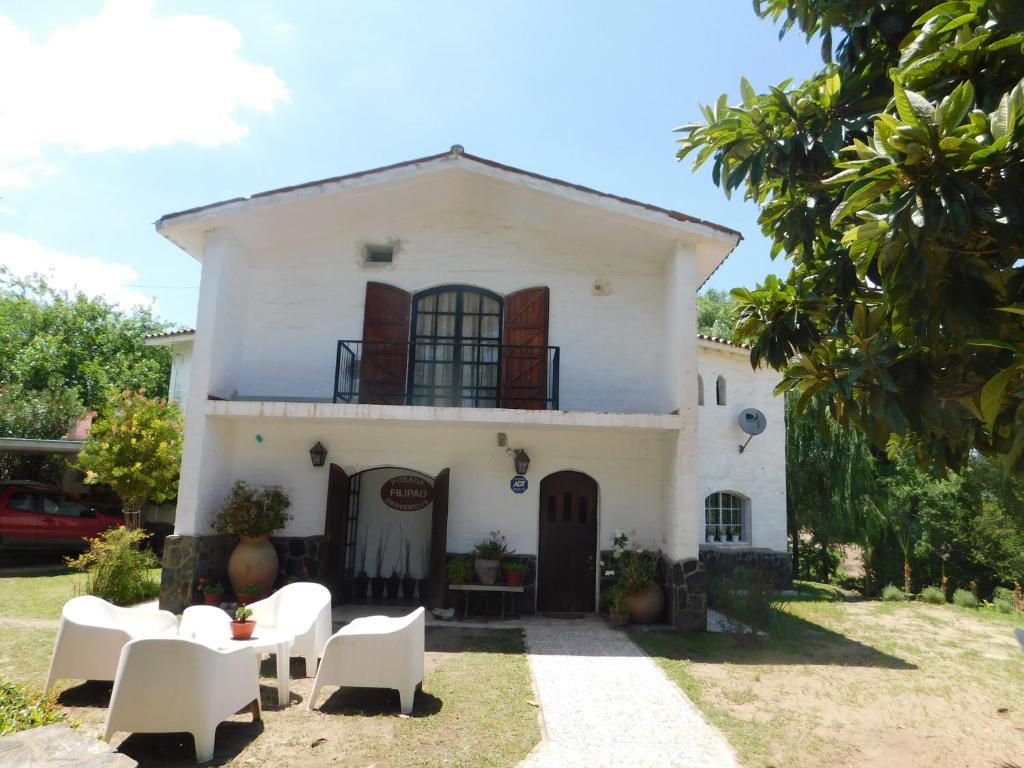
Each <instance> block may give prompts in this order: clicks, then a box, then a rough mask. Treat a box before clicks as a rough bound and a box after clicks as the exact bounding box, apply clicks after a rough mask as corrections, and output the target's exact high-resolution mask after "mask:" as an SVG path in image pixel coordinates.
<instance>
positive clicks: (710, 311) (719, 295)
mask: <svg viewBox="0 0 1024 768" xmlns="http://www.w3.org/2000/svg"><path fill="white" fill-rule="evenodd" d="M735 312H736V302H735V301H733V300H732V297H730V296H729V294H728V293H726V292H725V291H720V290H718V289H717V288H708V289H707V290H706V291H704V293H699V294H697V331H698V332H699V333H703V334H704V335H705V336H711V337H713V338H716V339H725V340H726V341H732V340H733V336H734V335H735V333H736V316H735Z"/></svg>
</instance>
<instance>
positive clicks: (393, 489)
mask: <svg viewBox="0 0 1024 768" xmlns="http://www.w3.org/2000/svg"><path fill="white" fill-rule="evenodd" d="M380 499H381V501H383V502H384V503H385V504H387V505H388V506H389V507H391V508H392V509H397V510H399V511H401V512H414V511H416V510H417V509H423V508H424V507H425V506H427V505H428V504H430V503H431V502H432V501H433V500H434V486H433V485H432V484H431V483H430V482H429V481H428V480H424V479H423V478H422V477H419V476H418V475H398V476H397V477H392V478H391V479H390V480H385V481H384V484H383V485H382V486H381V487H380Z"/></svg>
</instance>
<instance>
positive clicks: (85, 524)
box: [0, 481, 121, 550]
mask: <svg viewBox="0 0 1024 768" xmlns="http://www.w3.org/2000/svg"><path fill="white" fill-rule="evenodd" d="M120 523H121V515H120V514H116V515H111V514H108V513H106V512H98V511H97V510H95V509H93V508H92V507H88V506H86V505H85V504H83V503H82V502H81V501H79V500H78V499H76V498H75V497H74V496H72V495H70V494H67V493H64V492H63V491H60V490H58V489H56V488H52V487H50V486H48V485H43V484H41V483H32V482H21V481H12V482H4V483H0V550H5V549H52V550H71V549H76V550H82V549H85V548H86V546H87V545H86V543H85V541H84V539H85V538H86V537H87V536H88V537H93V536H97V535H98V534H100V533H101V532H102V531H104V530H106V529H107V528H110V527H112V526H115V525H118V524H120Z"/></svg>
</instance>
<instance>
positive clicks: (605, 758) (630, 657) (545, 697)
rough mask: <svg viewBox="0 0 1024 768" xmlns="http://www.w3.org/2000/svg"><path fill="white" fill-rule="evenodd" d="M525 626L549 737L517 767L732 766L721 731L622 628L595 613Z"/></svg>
mask: <svg viewBox="0 0 1024 768" xmlns="http://www.w3.org/2000/svg"><path fill="white" fill-rule="evenodd" d="M525 629H526V649H527V653H528V654H529V658H530V669H531V670H532V672H533V677H534V681H535V683H536V686H537V691H538V694H539V696H540V704H541V711H542V713H543V717H544V727H545V730H546V731H547V734H546V735H547V738H546V739H545V740H544V741H543V742H541V744H540V745H538V746H537V748H536V749H534V751H533V752H531V753H530V755H529V756H528V757H527V758H526V760H524V761H523V762H522V763H521V764H520V768H570V767H571V766H587V768H603V767H604V766H609V767H611V766H615V768H620V767H621V766H625V765H628V766H632V767H634V768H669V767H670V766H671V767H672V768H675V767H676V766H679V767H683V766H685V768H736V766H737V763H736V759H735V757H733V754H732V751H731V750H730V749H729V745H728V744H727V743H726V741H725V739H724V738H723V737H722V734H721V733H719V732H718V730H716V729H715V728H713V727H712V726H710V725H709V724H708V723H707V722H705V721H704V718H703V717H701V715H700V713H699V712H698V711H697V709H696V708H695V707H694V706H693V704H692V703H691V702H690V700H689V699H687V698H686V697H685V696H684V695H683V693H682V691H680V690H679V688H678V687H676V685H675V684H674V683H672V682H671V681H670V680H669V679H668V678H667V677H666V676H665V674H664V672H662V671H661V669H660V668H659V667H658V666H657V665H656V664H655V663H654V661H652V660H651V659H650V658H649V657H648V656H647V655H646V654H644V653H643V652H642V651H641V650H640V649H639V648H637V647H636V646H635V645H634V644H633V642H632V641H631V640H630V639H629V636H628V635H627V634H626V633H625V632H621V631H616V630H613V629H611V628H609V627H608V626H607V625H606V624H605V623H604V622H603V621H601V620H600V619H598V618H596V617H587V618H583V619H575V620H561V621H553V620H540V621H537V622H536V623H534V622H528V623H525Z"/></svg>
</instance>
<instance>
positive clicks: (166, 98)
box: [0, 0, 288, 186]
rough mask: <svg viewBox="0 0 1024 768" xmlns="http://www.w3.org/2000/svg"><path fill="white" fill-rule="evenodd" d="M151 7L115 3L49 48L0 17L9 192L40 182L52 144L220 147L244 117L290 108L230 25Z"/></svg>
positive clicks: (280, 87)
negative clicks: (158, 12) (243, 113)
mask: <svg viewBox="0 0 1024 768" xmlns="http://www.w3.org/2000/svg"><path fill="white" fill-rule="evenodd" d="M152 9H153V0H108V2H107V3H106V5H105V6H104V7H103V9H102V11H101V12H100V14H99V15H98V16H96V17H91V18H86V19H82V20H80V21H78V22H76V23H74V24H71V25H68V26H64V27H59V28H57V29H55V30H53V31H52V32H51V33H50V35H49V36H48V37H47V38H46V39H45V40H43V41H41V42H37V41H35V40H33V39H32V37H31V35H29V33H28V32H26V31H25V30H23V29H21V28H19V27H18V26H16V25H15V24H14V23H13V22H12V21H11V20H10V19H9V18H7V17H5V16H0V72H4V73H6V74H5V76H4V77H2V78H0V186H4V185H7V186H17V185H25V184H28V183H30V181H31V178H32V177H33V176H34V175H36V174H37V173H38V172H39V171H40V169H41V168H45V164H44V163H41V162H40V157H41V155H42V154H43V152H44V150H45V149H46V147H48V146H59V147H62V148H65V149H68V150H71V151H81V152H103V151H106V150H111V149H129V150H131V149H144V148H146V147H152V146H158V145H166V144H172V143H175V142H188V143H193V144H199V145H201V146H216V145H218V144H223V143H225V142H229V141H234V140H237V139H239V138H241V137H242V136H245V135H246V133H247V132H248V128H247V127H246V126H245V124H244V123H242V122H240V120H239V118H238V115H237V113H238V111H239V110H241V109H251V110H256V111H261V112H270V111H272V110H273V109H274V106H275V105H276V104H277V103H278V102H282V101H287V100H288V90H287V88H286V87H285V85H284V83H283V82H282V81H281V79H280V78H279V77H278V76H277V74H276V73H275V72H274V70H273V69H272V68H271V67H268V66H265V65H263V64H254V63H251V62H248V61H245V60H244V59H243V58H242V57H241V56H240V54H239V48H240V47H241V43H242V37H241V34H240V33H239V32H238V30H237V29H235V27H233V26H232V25H231V24H229V23H227V22H225V21H220V20H217V19H212V18H209V17H206V16H197V15H178V16H163V17H159V16H154V15H153V13H152Z"/></svg>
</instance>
